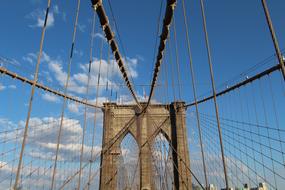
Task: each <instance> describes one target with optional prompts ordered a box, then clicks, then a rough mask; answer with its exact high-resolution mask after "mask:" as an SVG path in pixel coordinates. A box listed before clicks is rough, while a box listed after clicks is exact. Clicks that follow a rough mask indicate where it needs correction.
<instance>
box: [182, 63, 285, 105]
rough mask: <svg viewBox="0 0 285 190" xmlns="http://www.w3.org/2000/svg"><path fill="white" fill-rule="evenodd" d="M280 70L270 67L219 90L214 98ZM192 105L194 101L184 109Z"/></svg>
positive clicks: (207, 98)
mask: <svg viewBox="0 0 285 190" xmlns="http://www.w3.org/2000/svg"><path fill="white" fill-rule="evenodd" d="M283 63H284V62H283ZM280 69H281V66H280V65H279V64H278V65H275V66H273V67H270V68H269V69H266V70H265V71H262V72H260V73H258V74H256V75H254V76H252V77H250V78H247V79H246V80H243V81H241V82H239V83H236V84H234V85H232V86H230V87H227V88H226V89H224V90H221V91H220V92H217V94H216V96H217V97H219V96H222V95H224V94H227V93H229V92H231V91H233V90H235V89H237V88H239V87H242V86H245V85H247V84H249V83H251V82H254V81H255V80H257V79H260V78H262V77H264V76H266V75H269V74H271V73H273V72H275V71H277V70H280ZM213 98H214V96H213V95H211V96H208V97H206V98H203V99H200V100H197V104H201V103H203V102H207V101H209V100H211V99H213ZM194 105H195V101H194V102H192V103H189V104H186V105H185V107H186V108H187V107H191V106H194Z"/></svg>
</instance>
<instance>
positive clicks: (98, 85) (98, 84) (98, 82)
mask: <svg viewBox="0 0 285 190" xmlns="http://www.w3.org/2000/svg"><path fill="white" fill-rule="evenodd" d="M103 43H104V40H103V39H102V42H101V50H100V63H99V73H98V80H97V86H96V103H97V104H98V96H99V87H100V74H101V65H102V49H103ZM96 121H97V112H96V110H95V113H94V132H93V137H92V145H91V159H90V160H91V161H90V163H89V174H88V176H89V177H88V178H89V181H88V186H87V189H88V190H89V188H90V181H91V164H92V160H93V151H94V141H95V129H96Z"/></svg>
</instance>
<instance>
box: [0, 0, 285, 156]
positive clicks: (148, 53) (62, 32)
mask: <svg viewBox="0 0 285 190" xmlns="http://www.w3.org/2000/svg"><path fill="white" fill-rule="evenodd" d="M160 3H161V1H153V0H145V1H133V0H124V1H112V8H113V12H114V15H115V20H116V23H117V26H118V31H115V29H114V27H113V29H114V31H115V35H116V36H118V33H119V35H120V37H121V39H120V40H121V42H120V43H119V49H120V50H121V52H122V54H123V56H125V57H126V59H127V63H128V65H127V66H128V71H129V74H130V75H132V78H133V82H134V84H135V88H136V91H137V94H138V95H139V96H140V97H142V96H143V94H144V91H145V92H146V94H148V93H149V86H144V87H142V86H141V85H149V84H150V82H151V79H152V73H153V66H154V55H155V54H156V52H157V47H155V40H156V39H158V40H159V36H157V33H156V30H157V25H158V23H157V19H158V16H159V9H160ZM104 5H105V9H106V12H107V15H108V16H109V19H110V20H112V17H111V12H110V9H109V6H108V4H107V1H104ZM205 5H206V7H205V8H206V15H207V22H208V32H209V39H210V45H211V50H212V57H213V67H214V72H215V81H216V86H217V87H220V85H221V84H223V83H224V82H225V81H228V80H230V79H232V77H233V76H237V75H238V76H239V77H238V79H242V78H245V77H246V76H240V75H239V74H240V73H242V72H243V71H245V70H247V69H249V68H251V67H252V66H254V65H255V64H257V63H259V62H261V61H263V60H264V59H266V58H267V57H270V56H271V55H272V54H274V48H273V44H272V41H271V37H270V33H269V30H268V28H267V25H266V20H265V17H264V13H263V9H262V6H261V2H260V1H257V0H256V1H248V0H240V1H227V0H217V1H209V0H207V1H205ZM164 6H165V2H163V9H162V17H163V15H164ZM186 6H187V8H186V9H187V17H188V24H189V27H190V29H189V34H190V40H191V46H192V56H193V64H194V69H195V75H196V83H197V91H198V96H199V97H200V96H202V95H205V93H206V94H209V92H210V87H211V86H210V80H209V79H210V78H209V70H208V65H207V54H206V49H205V42H204V36H203V30H202V29H203V28H202V20H201V13H200V7H199V1H186ZM268 6H269V9H270V11H271V16H272V20H273V24H274V27H275V30H276V34H277V37H278V40H279V44H280V48H281V49H282V50H283V48H285V47H284V44H285V35H284V33H285V27H284V25H285V17H284V14H282V13H283V12H284V7H285V2H284V1H282V0H275V1H268ZM45 8H46V1H44V0H28V1H17V2H15V1H2V2H1V3H0V23H1V26H2V27H1V30H0V33H1V35H0V43H1V48H0V56H1V57H4V58H8V59H10V60H13V61H14V63H15V64H4V65H3V66H4V67H7V68H8V69H10V70H11V71H13V72H16V73H18V74H20V75H23V76H25V77H27V78H30V79H32V78H33V73H34V68H35V62H36V53H37V52H38V48H39V42H40V35H41V26H42V23H43V18H44V10H45ZM75 9H76V1H52V7H51V12H50V15H49V22H48V28H47V31H46V37H45V42H44V48H43V51H44V54H43V57H42V62H41V66H40V76H39V81H40V82H42V83H44V84H46V85H47V86H53V87H54V88H55V89H60V90H62V89H63V84H64V81H65V76H66V70H67V61H68V56H69V51H70V46H71V39H72V27H73V22H74V15H75ZM182 14H183V13H182V7H181V2H180V1H179V2H178V4H177V7H176V12H175V21H176V29H177V44H178V51H179V54H178V56H179V65H180V69H181V81H182V84H183V87H184V88H183V90H182V97H181V99H183V100H184V101H186V102H191V101H192V100H193V93H192V90H191V86H190V82H191V81H190V71H189V66H188V57H187V56H188V55H187V46H186V43H185V42H186V41H185V40H186V38H185V29H184V24H183V15H182ZM92 15H93V10H92V9H91V3H90V1H83V0H82V1H81V9H80V15H79V25H78V32H77V36H76V45H75V52H74V59H73V62H72V69H71V87H70V88H69V91H68V92H69V94H71V95H75V96H79V97H81V98H85V97H86V95H85V91H86V89H85V87H84V86H86V76H87V75H86V73H87V68H88V61H89V48H90V30H91V20H92ZM96 22H97V24H96V37H95V43H94V44H95V45H94V52H93V56H94V62H93V63H94V64H93V65H94V66H93V71H92V78H91V85H92V87H91V90H90V94H89V96H88V98H89V99H90V100H92V101H93V102H94V100H95V84H96V81H97V76H98V70H99V62H100V61H99V59H100V46H101V43H102V33H101V28H100V27H99V26H98V20H96ZM160 23H161V21H160ZM111 25H113V22H112V21H111ZM160 28H161V27H160ZM171 31H172V32H171V36H170V38H171V40H172V41H171V43H172V48H171V51H172V54H173V55H174V43H175V42H174V40H173V28H171ZM159 33H160V32H159ZM117 39H118V38H117ZM123 49H124V51H123ZM165 57H166V59H169V52H168V51H166V55H165ZM102 59H103V61H102V63H101V64H102V70H101V71H102V75H101V77H102V78H101V85H106V84H107V81H108V84H113V85H114V86H115V88H114V92H113V94H112V97H111V98H112V100H115V92H117V93H118V97H121V99H122V100H124V101H130V97H129V96H130V95H129V93H128V91H127V89H126V88H124V87H122V86H120V84H123V81H122V80H121V78H120V73H119V71H118V69H117V67H116V65H115V67H114V70H113V72H112V73H111V71H112V64H108V46H107V43H106V42H105V41H104V40H103V57H102ZM173 61H174V60H173ZM110 62H111V63H113V60H112V58H111V60H110ZM165 62H166V61H165ZM165 62H164V63H165ZM276 63H277V62H276V60H274V59H272V60H271V61H269V62H268V63H267V64H265V66H263V67H261V68H258V69H257V70H255V72H256V71H258V70H259V71H260V70H262V69H264V68H268V67H269V66H272V65H274V64H276ZM108 65H109V66H108ZM165 67H166V66H163V67H162V68H163V69H165ZM168 70H169V72H170V69H169V68H168ZM173 72H174V74H175V75H176V76H177V73H176V70H173ZM248 75H250V74H248ZM276 78H277V77H276ZM274 80H275V79H274ZM276 80H278V81H279V79H278V78H277V79H276ZM168 82H169V83H170V79H168ZM175 83H177V81H176V82H175ZM136 85H137V86H136ZM226 85H230V83H229V84H226ZM223 87H225V85H224V86H223ZM105 88H106V87H102V89H101V90H100V94H99V95H100V102H102V101H104V100H106V97H110V93H111V92H110V89H108V91H106V89H105ZM273 88H274V89H279V83H273ZM176 89H177V88H176ZM218 89H220V88H218ZM172 91H173V90H172ZM172 91H171V90H170V92H171V93H172ZM275 92H276V94H278V93H281V94H282V92H281V91H280V89H279V90H276V91H275ZM29 94H30V87H29V86H27V85H23V84H22V83H20V82H18V81H15V80H11V79H10V78H7V77H5V76H0V105H1V109H0V119H1V121H9V122H12V123H13V124H18V123H19V122H21V121H24V120H25V118H26V113H27V103H28V99H29ZM161 94H162V96H164V97H161ZM177 94H178V93H177V92H176V96H177ZM244 96H246V95H244ZM165 97H166V95H165V94H164V95H163V89H160V90H158V91H157V92H156V95H155V99H156V100H157V101H160V102H161V101H165ZM282 98H283V99H282ZM265 99H266V100H268V101H269V99H270V97H269V95H268V96H266V97H265ZM276 99H277V100H280V101H281V100H282V103H283V104H282V105H284V95H283V96H278V95H277V97H276ZM172 100H173V98H172V97H170V98H168V101H172ZM61 105H62V99H61V98H58V97H55V96H53V95H50V94H48V93H45V92H42V91H41V90H36V96H35V99H34V106H33V111H32V117H33V118H34V119H35V120H36V119H39V120H40V121H41V122H43V121H44V120H45V119H44V118H47V117H49V118H52V119H57V118H58V117H59V115H60V110H61ZM210 106H212V105H210ZM210 106H205V108H203V109H204V111H205V112H208V111H209V110H210V108H211V107H210ZM277 107H278V108H277V110H278V112H279V111H281V110H282V107H280V106H277ZM270 109H273V108H270ZM83 111H84V108H83V106H80V105H78V104H75V103H73V102H68V105H67V108H66V117H70V118H75V119H78V120H79V121H80V123H81V126H82V125H83V124H82V121H83V114H82V113H83ZM212 111H213V110H212ZM283 111H284V110H283ZM89 112H90V114H92V112H94V110H89ZM225 114H226V116H228V115H227V114H228V113H225ZM260 117H261V118H262V116H261V115H260ZM98 118H99V121H102V115H99V116H98ZM279 122H280V123H281V124H282V123H283V125H284V120H283V119H280V121H279ZM4 124H5V122H4V123H2V124H1V126H2V125H3V126H4ZM100 125H101V124H99V125H98V126H99V127H100ZM75 127H76V126H75ZM77 127H79V128H80V126H77ZM91 129H92V119H89V122H88V128H87V131H89V132H91ZM74 130H78V129H77V128H75V129H74ZM100 130H101V128H99V132H101V131H100ZM98 136H99V135H98ZM100 141H101V139H100V138H98V139H97V141H96V143H97V144H98V145H99V144H100ZM90 142H91V141H90ZM90 142H87V143H86V144H89V145H90ZM6 159H8V158H6ZM0 161H1V160H0Z"/></svg>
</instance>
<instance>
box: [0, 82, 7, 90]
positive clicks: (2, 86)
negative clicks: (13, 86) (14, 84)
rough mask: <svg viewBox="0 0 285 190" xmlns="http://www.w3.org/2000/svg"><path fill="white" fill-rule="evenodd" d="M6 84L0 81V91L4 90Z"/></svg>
mask: <svg viewBox="0 0 285 190" xmlns="http://www.w3.org/2000/svg"><path fill="white" fill-rule="evenodd" d="M5 88H6V86H4V85H3V84H1V83H0V91H2V90H5Z"/></svg>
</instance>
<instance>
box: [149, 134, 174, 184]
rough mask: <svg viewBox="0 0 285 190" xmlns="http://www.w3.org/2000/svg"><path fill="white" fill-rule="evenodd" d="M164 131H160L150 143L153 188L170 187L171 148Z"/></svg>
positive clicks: (171, 169)
mask: <svg viewBox="0 0 285 190" xmlns="http://www.w3.org/2000/svg"><path fill="white" fill-rule="evenodd" d="M169 143H170V142H169V139H168V137H167V136H166V134H165V133H163V132H162V131H160V132H159V133H158V134H157V136H156V137H155V139H154V141H153V144H152V165H153V167H152V169H153V174H154V186H155V189H172V187H173V162H172V149H171V146H170V144H169Z"/></svg>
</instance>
